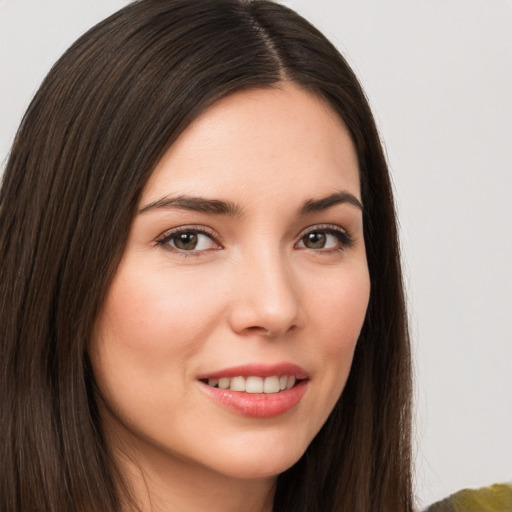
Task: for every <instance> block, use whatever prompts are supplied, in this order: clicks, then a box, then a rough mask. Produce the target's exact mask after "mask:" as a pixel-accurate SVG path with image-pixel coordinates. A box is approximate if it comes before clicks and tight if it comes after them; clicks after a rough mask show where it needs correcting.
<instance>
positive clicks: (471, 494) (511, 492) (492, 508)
mask: <svg viewBox="0 0 512 512" xmlns="http://www.w3.org/2000/svg"><path fill="white" fill-rule="evenodd" d="M424 512H512V484H494V485H491V486H490V487H482V488H481V489H463V490H462V491H459V492H457V493H455V494H452V495H451V496H450V497H449V498H446V499H444V500H443V501H439V502H437V503H434V504H433V505H431V506H430V507H428V508H427V509H426V510H425V511H424Z"/></svg>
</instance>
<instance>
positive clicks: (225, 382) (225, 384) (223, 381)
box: [208, 378, 231, 389]
mask: <svg viewBox="0 0 512 512" xmlns="http://www.w3.org/2000/svg"><path fill="white" fill-rule="evenodd" d="M215 380H217V379H212V381H215ZM208 384H209V385H210V386H212V385H214V384H210V379H208ZM230 384H231V379H226V378H222V379H219V388H220V389H228V388H229V385H230Z"/></svg>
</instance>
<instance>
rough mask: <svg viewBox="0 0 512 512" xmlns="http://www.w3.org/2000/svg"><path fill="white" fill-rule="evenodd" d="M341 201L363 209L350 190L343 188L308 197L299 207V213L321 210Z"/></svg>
mask: <svg viewBox="0 0 512 512" xmlns="http://www.w3.org/2000/svg"><path fill="white" fill-rule="evenodd" d="M343 203H348V204H351V205H352V206H355V207H356V208H359V210H363V205H362V203H361V201H359V199H357V197H356V196H355V195H353V194H351V193H350V192H346V191H345V190H341V191H339V192H336V193H334V194H331V195H330V196H327V197H323V198H321V199H310V200H309V201H306V202H305V203H304V204H303V205H302V206H301V207H300V208H299V215H306V214H308V213H314V212H322V211H324V210H328V209H329V208H332V207H333V206H336V205H337V204H343Z"/></svg>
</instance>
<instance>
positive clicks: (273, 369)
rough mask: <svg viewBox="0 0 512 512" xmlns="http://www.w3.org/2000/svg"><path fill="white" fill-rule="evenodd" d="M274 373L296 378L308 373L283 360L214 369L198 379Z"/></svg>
mask: <svg viewBox="0 0 512 512" xmlns="http://www.w3.org/2000/svg"><path fill="white" fill-rule="evenodd" d="M274 375H278V376H281V375H293V376H294V377H295V378H296V379H307V378H308V373H307V372H306V370H304V368H301V367H300V366H298V365H296V364H293V363H287V362H283V363H277V364H263V363H251V364H244V365H240V366H231V367H229V368H223V369H221V370H214V371H212V372H208V373H205V374H203V375H199V376H198V379H199V380H204V379H221V378H232V377H240V376H243V377H249V376H258V377H272V376H274Z"/></svg>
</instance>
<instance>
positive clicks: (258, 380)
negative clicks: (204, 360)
mask: <svg viewBox="0 0 512 512" xmlns="http://www.w3.org/2000/svg"><path fill="white" fill-rule="evenodd" d="M296 381H297V379H296V378H295V376H294V375H282V376H281V377H279V376H278V375H273V376H271V377H257V376H252V375H251V376H249V377H241V376H240V377H233V378H231V379H229V378H226V377H222V378H220V379H208V385H209V386H212V387H219V388H220V389H230V390H231V391H242V392H246V393H267V394H273V393H279V391H284V390H286V389H290V388H292V387H293V386H294V385H295V383H296Z"/></svg>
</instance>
